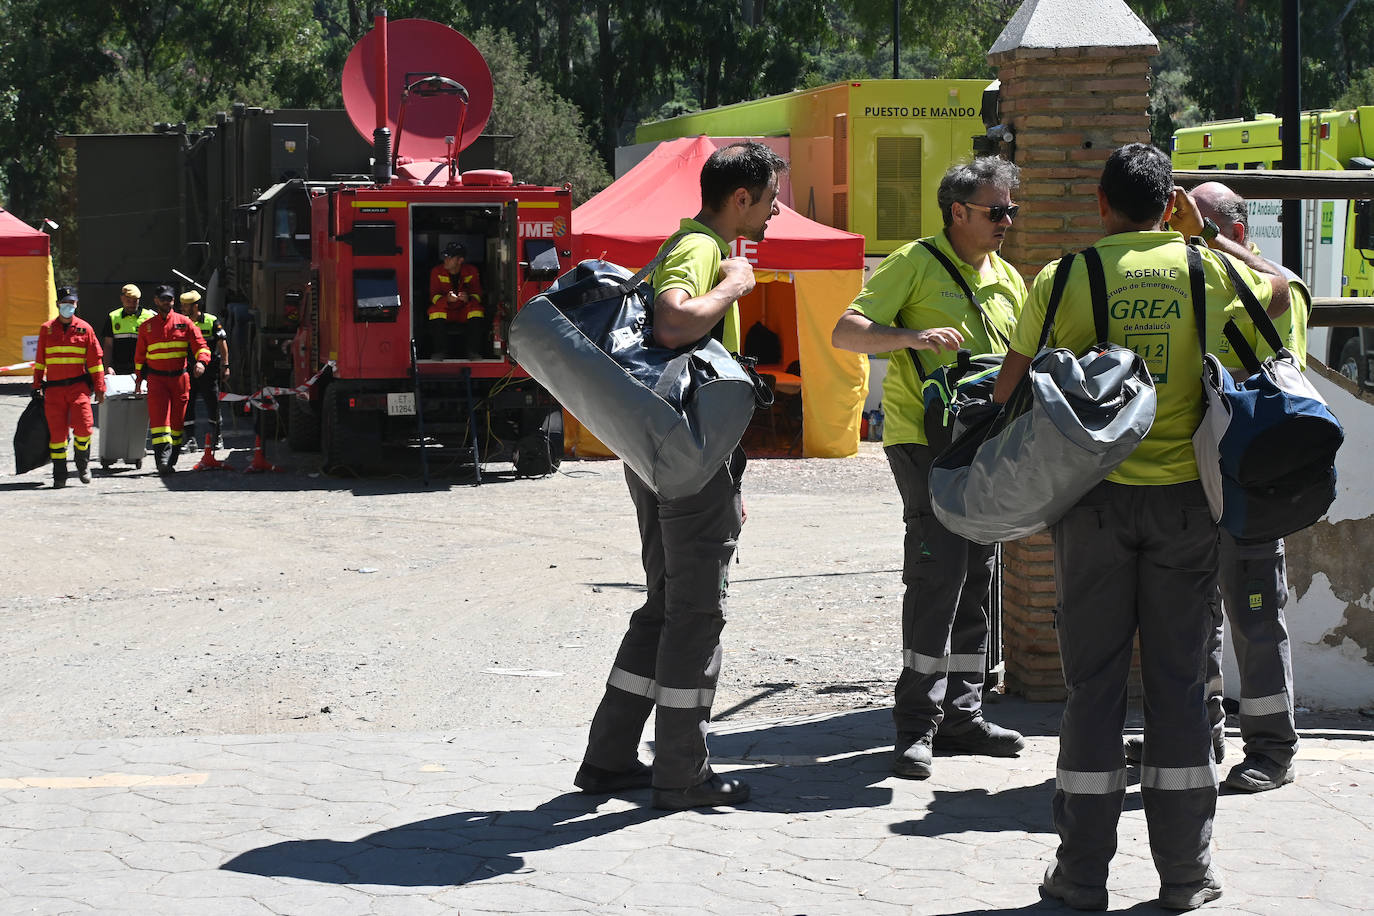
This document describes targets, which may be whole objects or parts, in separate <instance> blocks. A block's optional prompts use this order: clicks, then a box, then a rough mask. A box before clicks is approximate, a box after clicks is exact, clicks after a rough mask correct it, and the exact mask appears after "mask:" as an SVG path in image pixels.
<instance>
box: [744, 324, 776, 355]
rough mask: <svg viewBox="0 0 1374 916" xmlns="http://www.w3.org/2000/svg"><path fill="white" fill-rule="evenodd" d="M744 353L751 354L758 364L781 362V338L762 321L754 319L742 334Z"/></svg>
mask: <svg viewBox="0 0 1374 916" xmlns="http://www.w3.org/2000/svg"><path fill="white" fill-rule="evenodd" d="M744 355H745V356H752V357H753V358H754V359H755V360H757V361H758V363H759V364H760V365H763V366H771V365H774V364H775V363H780V362H782V338H781V337H779V336H778V335H777V334H775V333H773V330H772V328H770V327H768V325H766V324H764V323H763V322H762V321H755V322H754V324H753V326H752V327H750V328H749V333H747V334H745V335H744Z"/></svg>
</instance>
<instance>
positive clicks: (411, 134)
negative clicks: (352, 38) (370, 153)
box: [343, 16, 494, 159]
mask: <svg viewBox="0 0 1374 916" xmlns="http://www.w3.org/2000/svg"><path fill="white" fill-rule="evenodd" d="M379 36H385V45H383V44H382V39H381V38H380V37H379ZM379 53H384V60H385V77H384V78H383V77H382V75H381V73H380V70H381V68H380V67H379V66H378V54H379ZM383 82H384V85H382V86H381V90H380V94H381V98H379V89H378V87H379V84H381V83H383ZM408 88H409V89H410V92H409V93H407V89H408ZM460 90H461V91H460ZM464 95H466V98H464ZM493 95H494V93H493V91H492V85H491V70H489V69H488V68H487V62H486V60H484V59H483V57H482V53H481V52H480V51H478V50H477V47H476V45H474V44H473V43H472V42H470V41H468V39H467V38H466V37H464V36H463V35H462V33H460V32H457V31H455V30H453V29H451V28H449V27H448V26H446V25H443V24H442V23H438V22H431V21H429V20H427V19H398V20H396V21H395V22H392V23H387V22H386V20H385V19H384V18H382V17H380V16H379V18H378V27H377V28H374V29H373V30H372V31H370V32H368V33H367V34H366V35H364V36H363V37H362V39H361V40H360V41H359V42H358V43H357V44H356V45H354V46H353V50H352V51H350V52H348V60H347V61H346V62H345V63H344V69H343V98H344V108H346V109H347V110H348V118H349V120H350V121H352V122H353V127H354V129H356V130H357V131H358V133H360V134H362V136H363V139H365V140H368V139H371V138H373V137H374V136H375V134H374V128H381V127H385V128H387V130H388V131H390V133H391V134H392V135H393V136H396V150H397V153H398V154H399V153H401V152H404V153H405V154H406V155H407V156H409V157H412V158H415V159H433V158H447V157H449V156H453V157H454V158H455V159H456V158H457V155H458V152H459V151H460V150H464V149H467V147H469V146H470V145H472V142H473V141H474V140H476V139H477V138H478V136H480V135H481V133H482V130H483V128H485V127H486V126H487V121H488V120H489V119H490V118H491V101H492V98H493ZM407 96H408V97H407ZM403 98H405V99H406V105H405V108H404V115H402V105H401V102H402V99H403ZM383 102H384V103H385V109H383V107H382V105H383ZM465 103H466V104H465ZM383 111H385V124H383V123H382V112H383ZM402 126H403V127H404V129H405V135H404V136H399V135H398V129H399V128H400V127H402ZM449 138H453V144H452V145H450V141H449Z"/></svg>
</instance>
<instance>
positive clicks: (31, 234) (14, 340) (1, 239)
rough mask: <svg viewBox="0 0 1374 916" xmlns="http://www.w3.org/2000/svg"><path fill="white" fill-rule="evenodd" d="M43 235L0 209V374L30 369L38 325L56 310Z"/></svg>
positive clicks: (10, 373)
mask: <svg viewBox="0 0 1374 916" xmlns="http://www.w3.org/2000/svg"><path fill="white" fill-rule="evenodd" d="M48 251H49V249H48V235H47V233H45V232H40V231H39V230H37V229H34V228H33V227H31V226H29V225H28V224H27V223H25V222H23V221H22V220H20V219H19V218H17V217H15V216H14V215H12V214H10V213H9V212H8V211H6V210H3V209H0V375H29V374H31V373H32V372H33V370H32V369H31V368H29V367H27V366H25V367H22V368H8V367H13V366H16V365H17V364H21V363H26V362H29V361H30V360H32V359H33V358H34V353H35V351H36V349H37V347H38V326H39V325H41V324H42V323H43V322H45V321H47V320H48V319H49V318H51V317H53V315H55V314H57V313H56V311H54V309H53V302H54V301H56V299H57V291H56V289H55V288H54V286H53V276H52V259H51V257H49V254H48Z"/></svg>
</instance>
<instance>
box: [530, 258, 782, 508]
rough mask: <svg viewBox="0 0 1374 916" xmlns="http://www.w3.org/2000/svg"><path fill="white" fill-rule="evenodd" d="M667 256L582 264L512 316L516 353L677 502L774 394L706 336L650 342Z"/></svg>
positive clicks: (717, 463)
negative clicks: (636, 265) (656, 283)
mask: <svg viewBox="0 0 1374 916" xmlns="http://www.w3.org/2000/svg"><path fill="white" fill-rule="evenodd" d="M667 251H668V249H665V251H664V252H662V253H661V254H660V255H659V256H658V257H656V258H655V259H654V260H653V261H651V262H650V263H649V264H648V265H647V266H645V268H644V269H643V270H641V271H640V272H639V273H637V274H633V275H632V274H631V273H630V272H629V271H628V270H626V269H625V268H623V267H619V266H617V265H615V264H611V263H609V262H606V261H583V262H582V263H580V264H578V265H577V266H576V267H575V268H573V269H572V270H570V271H568V272H567V273H565V274H564V275H563V276H561V277H559V278H558V279H557V280H556V281H555V282H554V284H553V286H551V287H550V288H549V289H548V290H546V291H545V292H543V293H541V294H540V295H538V296H535V297H534V298H532V299H531V300H530V301H529V302H527V303H525V306H524V307H523V308H522V309H520V311H519V312H518V313H517V314H516V316H515V319H514V320H513V321H512V322H511V327H510V352H511V356H512V357H513V358H514V359H515V361H516V362H517V363H519V364H520V365H521V366H522V367H524V369H525V370H526V371H527V372H529V374H530V375H531V376H533V377H534V378H535V380H536V381H538V382H539V384H541V385H543V386H544V387H545V388H547V389H548V390H549V392H550V393H552V394H553V396H554V397H555V398H557V399H558V401H559V403H560V404H562V405H563V406H564V407H566V408H567V409H568V411H569V412H571V413H572V415H573V416H574V417H576V418H577V419H578V421H579V422H581V423H582V424H583V425H584V426H586V427H587V429H589V430H591V432H592V434H593V435H594V436H596V438H598V439H600V440H601V442H602V443H604V444H605V445H606V447H607V448H609V449H610V450H611V451H612V452H614V453H615V454H616V456H617V457H619V458H620V459H621V460H622V461H624V462H625V464H626V465H628V466H629V468H630V470H632V471H634V472H635V474H637V475H638V476H639V478H640V479H641V480H643V481H644V483H645V484H647V485H648V486H649V487H650V488H652V489H653V491H654V492H655V493H657V494H658V495H659V496H660V497H662V498H664V499H678V498H681V497H684V496H690V495H692V494H693V493H697V492H699V491H700V490H701V489H702V487H704V486H705V485H706V483H707V482H708V481H709V480H710V479H711V478H712V477H713V476H714V475H715V474H716V473H717V472H718V471H719V470H720V469H721V467H723V466H724V464H725V462H726V459H727V458H729V457H730V453H731V452H732V451H734V448H735V446H736V445H738V444H739V441H740V438H741V437H742V436H743V435H744V431H745V429H746V428H748V426H749V420H750V419H751V418H752V416H753V414H754V406H755V401H756V398H757V399H759V400H760V401H761V402H763V401H767V402H769V403H771V396H769V393H768V389H767V387H766V386H764V384H763V383H762V382H761V381H759V379H758V376H757V374H755V373H754V372H753V371H752V369H751V368H750V367H748V366H747V365H745V364H742V363H741V362H740V360H739V359H737V358H736V357H735V356H734V355H733V354H731V353H730V351H729V350H727V349H725V347H724V345H722V344H721V343H720V342H719V341H717V340H715V339H713V338H711V337H707V338H706V339H705V340H703V341H701V342H699V343H697V344H696V345H694V346H692V347H689V348H685V349H683V350H670V349H668V348H666V347H660V346H657V345H655V344H653V342H652V340H653V338H652V317H653V314H652V305H653V295H654V294H653V288H652V287H651V285H650V284H649V283H648V282H647V281H646V279H645V278H647V277H648V276H649V275H650V274H651V273H652V271H653V269H654V268H655V267H657V266H658V264H659V263H660V262H661V261H662V259H663V258H664V257H665V256H666V255H667ZM764 406H766V404H764Z"/></svg>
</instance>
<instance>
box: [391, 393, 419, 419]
mask: <svg viewBox="0 0 1374 916" xmlns="http://www.w3.org/2000/svg"><path fill="white" fill-rule="evenodd" d="M386 415H387V416H388V417H413V416H415V392H413V391H388V392H387V395H386Z"/></svg>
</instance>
